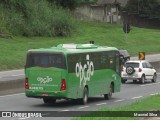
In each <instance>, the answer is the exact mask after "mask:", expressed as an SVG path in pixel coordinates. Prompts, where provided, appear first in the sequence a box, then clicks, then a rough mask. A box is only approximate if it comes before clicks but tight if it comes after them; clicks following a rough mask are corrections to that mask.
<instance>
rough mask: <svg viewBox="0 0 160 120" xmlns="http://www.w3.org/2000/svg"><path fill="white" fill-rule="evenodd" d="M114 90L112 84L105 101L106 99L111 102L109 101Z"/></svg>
mask: <svg viewBox="0 0 160 120" xmlns="http://www.w3.org/2000/svg"><path fill="white" fill-rule="evenodd" d="M113 89H114V87H113V85H112V84H111V85H110V89H109V93H108V94H104V99H105V100H109V99H111V98H112V93H113Z"/></svg>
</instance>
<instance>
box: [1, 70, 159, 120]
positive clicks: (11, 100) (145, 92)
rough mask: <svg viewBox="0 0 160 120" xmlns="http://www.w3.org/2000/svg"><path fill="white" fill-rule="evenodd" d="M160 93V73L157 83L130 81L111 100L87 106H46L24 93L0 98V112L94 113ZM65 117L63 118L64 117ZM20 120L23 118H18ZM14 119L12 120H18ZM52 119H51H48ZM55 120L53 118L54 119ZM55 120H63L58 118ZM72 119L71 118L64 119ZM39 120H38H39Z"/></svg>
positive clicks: (61, 102) (59, 103) (70, 103)
mask: <svg viewBox="0 0 160 120" xmlns="http://www.w3.org/2000/svg"><path fill="white" fill-rule="evenodd" d="M159 93H160V73H158V79H157V82H156V83H152V82H151V81H149V80H148V81H146V83H145V84H139V83H138V82H137V83H133V82H130V81H128V82H127V83H126V84H122V86H121V92H119V93H115V94H113V98H112V99H111V100H104V98H103V96H96V97H92V98H90V99H89V103H88V104H87V105H80V104H78V103H76V102H73V101H72V100H68V101H66V100H58V101H57V103H56V104H44V103H43V101H42V99H35V98H27V97H26V96H25V95H24V93H20V94H12V95H6V96H0V110H1V111H2V110H3V111H55V113H56V112H65V111H94V110H97V109H98V108H103V107H117V106H122V105H125V104H128V103H131V102H133V101H136V100H139V99H143V98H146V97H148V96H152V95H155V94H159ZM48 114H49V113H48ZM62 117H63V116H62ZM17 119H18V120H20V119H22V118H17ZM17 119H12V120H17ZM23 119H27V120H31V118H23ZM48 119H51V118H48ZM52 119H53V118H52ZM55 119H58V120H60V119H63V118H60V117H56V118H55ZM64 119H65V120H66V119H70V118H69V117H67V118H64ZM5 120H6V119H5ZM37 120H38V119H37Z"/></svg>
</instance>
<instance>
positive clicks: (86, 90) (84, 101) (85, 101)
mask: <svg viewBox="0 0 160 120" xmlns="http://www.w3.org/2000/svg"><path fill="white" fill-rule="evenodd" d="M87 102H88V89H87V87H85V88H84V91H83V98H82V104H84V105H85V104H87Z"/></svg>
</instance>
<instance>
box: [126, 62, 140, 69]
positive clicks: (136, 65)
mask: <svg viewBox="0 0 160 120" xmlns="http://www.w3.org/2000/svg"><path fill="white" fill-rule="evenodd" d="M124 66H125V67H128V66H132V67H134V68H139V63H131V62H130V63H126V64H125V65H124Z"/></svg>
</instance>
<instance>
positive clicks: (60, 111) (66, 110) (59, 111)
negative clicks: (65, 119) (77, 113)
mask: <svg viewBox="0 0 160 120" xmlns="http://www.w3.org/2000/svg"><path fill="white" fill-rule="evenodd" d="M65 111H69V110H61V111H58V112H65Z"/></svg>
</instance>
